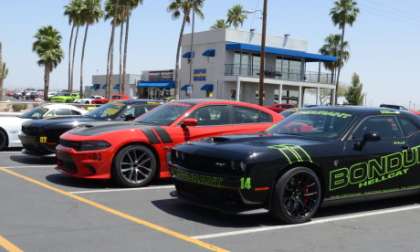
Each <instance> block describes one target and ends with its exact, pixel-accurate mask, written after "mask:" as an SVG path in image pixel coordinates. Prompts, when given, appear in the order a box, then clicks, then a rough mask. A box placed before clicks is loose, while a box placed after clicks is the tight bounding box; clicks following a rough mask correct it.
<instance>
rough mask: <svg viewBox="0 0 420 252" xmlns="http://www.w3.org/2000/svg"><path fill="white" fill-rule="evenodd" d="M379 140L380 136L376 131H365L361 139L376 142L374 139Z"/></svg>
mask: <svg viewBox="0 0 420 252" xmlns="http://www.w3.org/2000/svg"><path fill="white" fill-rule="evenodd" d="M379 140H381V137H380V136H379V134H378V133H376V132H371V133H366V134H365V135H364V136H363V141H364V142H376V141H379Z"/></svg>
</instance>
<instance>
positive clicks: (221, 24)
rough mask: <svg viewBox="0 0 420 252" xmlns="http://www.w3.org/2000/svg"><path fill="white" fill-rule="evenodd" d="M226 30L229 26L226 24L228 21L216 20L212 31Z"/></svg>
mask: <svg viewBox="0 0 420 252" xmlns="http://www.w3.org/2000/svg"><path fill="white" fill-rule="evenodd" d="M226 28H228V25H227V24H226V21H225V20H224V19H218V20H216V23H215V24H214V25H213V26H212V27H211V29H213V30H217V29H226Z"/></svg>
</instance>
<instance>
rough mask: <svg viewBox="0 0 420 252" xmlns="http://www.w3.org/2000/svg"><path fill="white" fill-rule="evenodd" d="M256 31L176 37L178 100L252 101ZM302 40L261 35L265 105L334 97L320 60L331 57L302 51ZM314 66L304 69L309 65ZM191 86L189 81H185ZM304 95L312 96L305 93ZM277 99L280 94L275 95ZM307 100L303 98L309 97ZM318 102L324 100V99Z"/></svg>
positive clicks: (256, 80) (255, 83)
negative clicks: (179, 51) (178, 42)
mask: <svg viewBox="0 0 420 252" xmlns="http://www.w3.org/2000/svg"><path fill="white" fill-rule="evenodd" d="M260 43H261V35H260V34H258V33H255V32H245V31H238V30H222V29H221V30H211V31H205V32H199V33H195V34H194V37H193V43H192V44H193V48H192V50H191V34H186V35H185V36H184V37H183V40H182V55H183V57H182V63H181V71H180V85H181V97H182V98H189V97H191V98H205V97H214V98H220V99H236V100H241V101H247V102H252V103H257V102H258V92H257V90H258V83H259V73H260V51H261V47H260ZM306 51H307V42H306V41H304V40H297V39H292V38H290V37H283V36H273V37H268V38H267V48H266V54H267V55H266V71H265V85H264V90H265V100H264V101H265V103H266V104H272V103H274V102H277V103H294V104H296V105H299V106H302V105H305V104H309V103H310V104H311V105H312V104H315V103H316V104H320V103H322V100H325V101H327V102H329V100H330V98H331V95H335V85H333V84H332V81H331V74H329V73H321V69H322V67H321V65H322V63H323V62H334V61H336V58H335V57H332V56H326V55H320V54H313V53H308V52H306ZM311 63H312V64H315V65H313V66H312V68H311V69H315V71H313V72H310V71H308V69H309V68H310V64H311ZM190 84H191V85H190ZM309 94H313V95H312V97H310V95H309ZM280 97H281V98H280ZM308 97H309V98H312V99H310V100H311V101H309V102H308V101H307V100H308V99H309V98H308ZM325 101H324V103H325Z"/></svg>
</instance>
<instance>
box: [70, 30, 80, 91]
mask: <svg viewBox="0 0 420 252" xmlns="http://www.w3.org/2000/svg"><path fill="white" fill-rule="evenodd" d="M79 28H80V27H79V26H77V27H76V36H75V38H74V44H73V56H72V59H71V75H70V80H71V81H70V88H69V92H73V80H74V79H73V77H74V60H75V58H76V46H77V39H78V38H79Z"/></svg>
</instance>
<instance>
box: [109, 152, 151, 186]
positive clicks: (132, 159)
mask: <svg viewBox="0 0 420 252" xmlns="http://www.w3.org/2000/svg"><path fill="white" fill-rule="evenodd" d="M157 170H158V167H157V160H156V156H155V154H154V153H153V151H152V150H150V149H149V148H147V147H145V146H143V145H130V146H127V147H125V148H123V149H121V150H120V151H119V152H118V154H117V156H116V157H115V159H114V162H113V165H112V178H113V179H114V181H115V182H116V183H117V184H118V185H119V186H122V187H130V188H133V187H143V186H147V185H149V184H150V182H152V180H153V179H154V178H155V176H156V173H157Z"/></svg>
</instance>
